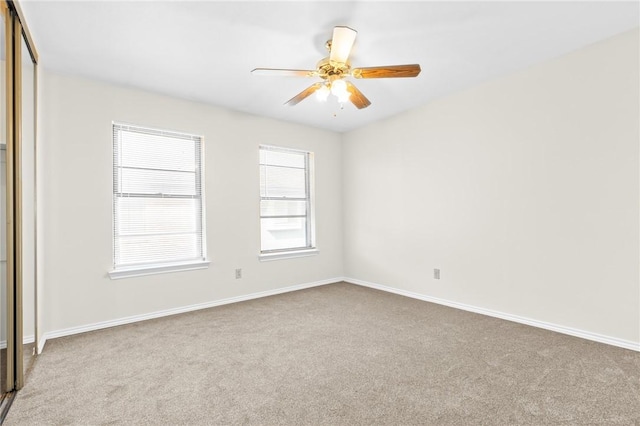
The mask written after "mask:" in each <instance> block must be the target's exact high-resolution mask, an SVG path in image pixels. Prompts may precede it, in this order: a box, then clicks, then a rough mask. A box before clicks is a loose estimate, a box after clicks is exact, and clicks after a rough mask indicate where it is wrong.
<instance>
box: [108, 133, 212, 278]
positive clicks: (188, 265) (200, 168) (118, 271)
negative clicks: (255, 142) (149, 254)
mask: <svg viewBox="0 0 640 426" xmlns="http://www.w3.org/2000/svg"><path fill="white" fill-rule="evenodd" d="M122 130H125V131H137V133H139V134H149V135H153V136H169V137H171V136H174V137H176V138H177V139H178V138H180V139H192V140H198V144H199V149H197V150H196V152H195V155H194V161H195V166H196V176H195V179H196V192H198V189H199V193H197V194H196V197H195V198H194V199H197V200H199V202H200V206H199V207H200V208H199V212H200V217H199V218H196V221H197V222H198V224H199V230H200V237H201V238H200V250H199V251H201V256H199V257H198V258H196V259H189V260H175V261H162V262H161V261H157V262H146V263H145V262H141V263H136V264H120V265H118V264H117V263H116V245H117V243H116V240H117V235H116V223H117V219H116V215H117V212H116V210H117V208H116V200H117V198H118V194H122V193H121V192H118V190H117V189H118V181H119V178H120V179H121V175H118V171H117V169H118V167H119V166H120V164H121V163H119V162H117V159H121V153H120V152H118V151H117V149H118V147H117V146H116V145H117V138H116V134H117V131H122ZM111 131H112V157H113V158H112V165H111V172H112V176H111V177H112V191H111V193H112V201H111V212H112V216H111V218H112V224H111V225H112V226H111V229H112V235H111V242H112V252H111V255H112V269H111V270H110V271H108V275H109V277H110V278H111V279H120V278H128V277H137V276H144V275H152V274H160V273H167V272H177V271H188V270H194V269H205V268H208V267H209V264H210V263H211V262H210V261H209V260H208V259H207V241H206V236H207V230H206V202H205V164H204V161H205V156H204V137H203V136H202V135H195V134H191V133H186V132H181V131H173V130H167V129H158V128H154V127H148V126H142V125H137V124H129V123H122V122H116V121H113V122H112V123H111ZM165 195H166V194H159V196H156V195H155V194H151V195H149V194H146V195H144V196H140V197H141V198H154V199H162V198H166V197H165Z"/></svg>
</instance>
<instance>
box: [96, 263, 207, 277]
mask: <svg viewBox="0 0 640 426" xmlns="http://www.w3.org/2000/svg"><path fill="white" fill-rule="evenodd" d="M210 263H211V262H210V261H208V260H199V261H197V262H188V263H174V264H166V265H154V266H144V267H133V268H118V269H114V270H113V271H109V272H108V274H109V278H111V279H112V280H119V279H121V278H131V277H142V276H144V275H155V274H164V273H166V272H178V271H193V270H195V269H207V268H208V267H209V264H210Z"/></svg>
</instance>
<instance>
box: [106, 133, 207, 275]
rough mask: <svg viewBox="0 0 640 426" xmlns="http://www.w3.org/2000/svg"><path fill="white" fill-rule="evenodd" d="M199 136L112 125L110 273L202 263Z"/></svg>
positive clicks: (202, 235)
mask: <svg viewBox="0 0 640 426" xmlns="http://www.w3.org/2000/svg"><path fill="white" fill-rule="evenodd" d="M203 177H204V172H203V159H202V138H201V137H200V136H195V135H188V134H180V133H175V132H169V131H163V130H156V129H149V128H144V127H138V126H131V125H124V124H117V123H114V124H113V263H114V269H118V268H131V267H153V266H157V265H166V264H174V263H184V262H193V261H203V260H205V257H206V248H205V247H206V245H205V236H204V221H203V216H204V212H203V205H204V202H203V198H204V197H203Z"/></svg>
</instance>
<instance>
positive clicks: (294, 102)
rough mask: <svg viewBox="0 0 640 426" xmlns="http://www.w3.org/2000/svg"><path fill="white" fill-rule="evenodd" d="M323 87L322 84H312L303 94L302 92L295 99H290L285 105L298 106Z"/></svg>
mask: <svg viewBox="0 0 640 426" xmlns="http://www.w3.org/2000/svg"><path fill="white" fill-rule="evenodd" d="M321 87H322V83H315V84H312V85H311V86H309V87H307V88H306V89H304V90H303V91H302V92H300V93H298V94H297V95H295V96H294V97H293V98H291V99H289V100H288V101H287V102H285V103H284V104H285V105H289V106H294V105H297V104H298V103H299V102H300V101H303V100H305V99H306V98H307V97H309V96H310V95H312V94H313V92H315V91H316V90H318V89H319V88H321Z"/></svg>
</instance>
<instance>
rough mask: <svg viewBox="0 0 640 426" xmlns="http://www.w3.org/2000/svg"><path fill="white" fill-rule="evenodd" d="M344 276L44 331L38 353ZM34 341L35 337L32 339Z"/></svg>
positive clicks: (319, 284)
mask: <svg viewBox="0 0 640 426" xmlns="http://www.w3.org/2000/svg"><path fill="white" fill-rule="evenodd" d="M342 280H343V279H342V277H337V278H331V279H327V280H322V281H314V282H311V283H304V284H298V285H292V286H289V287H283V288H277V289H274V290H267V291H261V292H258V293H251V294H245V295H242V296H236V297H229V298H227V299H220V300H214V301H211V302H205V303H198V304H195V305H189V306H182V307H180V308H172V309H166V310H162V311H156V312H150V313H148V314H142V315H133V316H130V317H125V318H118V319H114V320H109V321H103V322H97V323H93V324H87V325H82V326H79V327H70V328H65V329H62V330H55V331H50V332H47V333H44V335H43V336H42V338H41V341H40V342H39V344H38V351H39V352H38V353H41V352H42V350H43V349H44V345H45V342H46V341H47V340H48V339H55V338H57V337H64V336H71V335H73V334H79V333H86V332H88V331H95V330H101V329H103V328H109V327H116V326H119V325H125V324H131V323H134V322H139V321H145V320H150V319H154V318H161V317H167V316H170V315H176V314H182V313H185V312H192V311H198V310H200V309H207V308H213V307H214V306H220V305H228V304H230V303H237V302H244V301H246V300H252V299H259V298H261V297H267V296H274V295H276V294H282V293H288V292H291V291H297V290H303V289H305V288H311V287H318V286H321V285H326V284H333V283H336V282H340V281H342ZM32 341H33V339H32Z"/></svg>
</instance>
